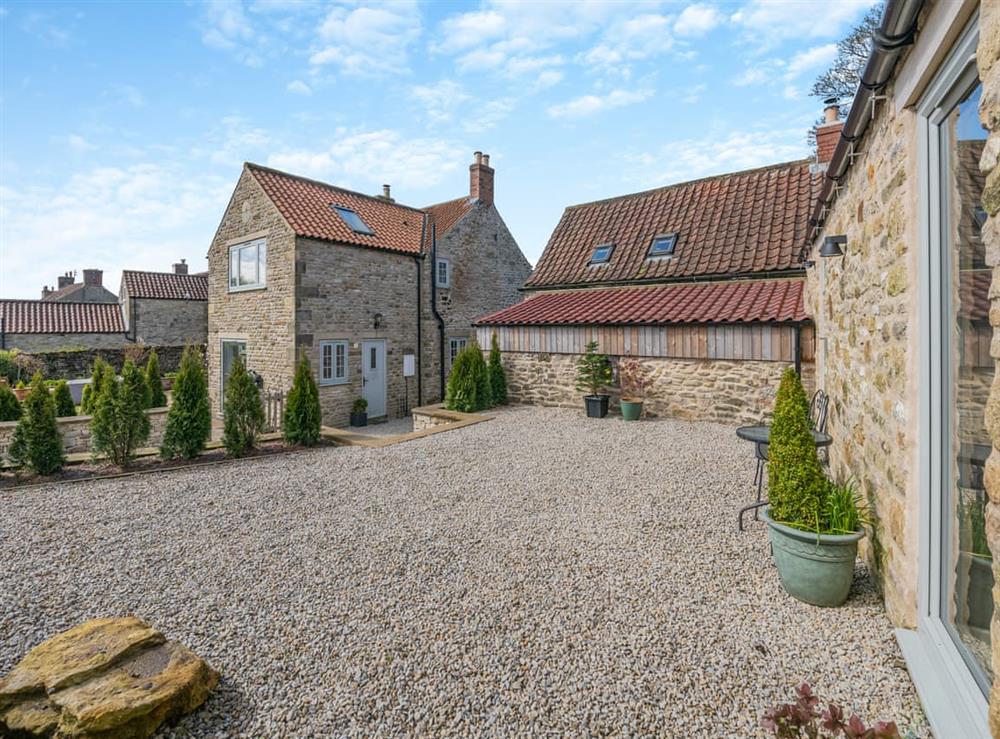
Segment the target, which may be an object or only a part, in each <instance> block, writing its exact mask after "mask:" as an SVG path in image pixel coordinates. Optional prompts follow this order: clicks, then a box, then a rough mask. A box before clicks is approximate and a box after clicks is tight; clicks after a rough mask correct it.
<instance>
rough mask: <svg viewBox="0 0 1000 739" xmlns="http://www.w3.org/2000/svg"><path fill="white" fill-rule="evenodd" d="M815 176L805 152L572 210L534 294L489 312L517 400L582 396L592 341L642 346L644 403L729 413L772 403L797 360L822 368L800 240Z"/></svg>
mask: <svg viewBox="0 0 1000 739" xmlns="http://www.w3.org/2000/svg"><path fill="white" fill-rule="evenodd" d="M816 180H817V178H816V177H815V176H814V175H813V174H812V172H811V168H810V163H809V162H808V161H796V162H789V163H785V164H778V165H774V166H771V167H764V168H762V169H755V170H750V171H746V172H736V173H733V174H726V175H721V176H718V177H710V178H707V179H703V180H697V181H694V182H685V183H681V184H678V185H671V186H668V187H663V188H658V189H656V190H649V191H647V192H640V193H636V194H632V195H625V196H622V197H617V198H610V199H608V200H601V201H598V202H594V203H586V204H583V205H575V206H571V207H569V208H567V209H566V211H565V212H564V213H563V216H562V219H561V220H560V221H559V224H558V225H557V226H556V229H555V231H554V232H553V234H552V236H551V238H550V239H549V243H548V245H547V246H546V248H545V251H544V252H543V254H542V256H541V259H540V260H539V263H538V265H537V267H536V269H535V271H534V273H533V274H532V276H531V278H530V279H529V280H528V281H527V283H526V284H525V287H524V289H525V291H526V292H527V293H528V295H527V298H526V299H525V300H524V301H523V302H521V303H518V304H516V305H513V306H511V307H509V308H507V309H505V310H502V311H499V312H497V313H494V314H492V315H487V316H484V317H481V318H479V319H478V320H477V321H476V326H477V329H478V332H479V341H480V343H481V344H482V345H483V346H488V345H489V341H490V337H491V335H492V334H493V333H494V332H496V334H497V337H498V340H499V343H500V349H501V351H502V352H503V362H504V367H505V368H506V371H507V375H508V381H509V384H510V393H511V398H512V399H513V400H514V401H515V402H534V403H542V404H548V405H570V406H579V405H580V404H581V395H582V393H581V392H580V391H578V390H577V389H576V387H575V385H576V382H575V365H576V361H577V359H578V358H579V356H580V355H581V354H582V353H583V352H584V351H585V348H586V345H587V342H589V341H591V340H595V341H597V342H598V344H599V350H600V351H601V352H602V353H605V354H608V355H611V356H612V357H613V358H620V357H622V356H625V355H632V356H635V357H639V358H642V359H643V360H644V365H645V366H646V367H647V369H648V370H650V373H651V376H652V380H653V382H652V386H651V388H650V389H649V391H648V392H647V396H646V403H645V408H646V410H647V412H650V413H653V414H657V415H668V416H675V417H679V418H688V419H703V420H715V421H723V422H727V423H737V422H751V421H757V420H760V419H761V418H762V417H763V416H765V415H766V414H767V413H769V412H770V410H771V407H772V405H773V398H774V392H775V389H776V387H777V383H778V379H779V377H780V374H781V372H782V370H783V369H784V368H785V367H786V366H788V364H789V363H795V364H797V365H799V366H800V367H801V369H802V372H803V374H804V375H805V378H806V380H807V382H810V381H811V378H812V375H813V355H814V340H813V327H812V323H811V321H810V320H809V318H808V316H807V315H806V313H805V311H804V308H803V303H802V289H803V276H804V273H805V269H804V267H803V265H802V262H801V252H802V249H803V247H804V245H805V243H806V237H807V235H808V215H809V209H810V206H811V204H812V202H813V199H814V197H815V183H816Z"/></svg>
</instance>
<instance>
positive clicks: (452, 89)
mask: <svg viewBox="0 0 1000 739" xmlns="http://www.w3.org/2000/svg"><path fill="white" fill-rule="evenodd" d="M410 97H411V98H413V99H414V100H416V101H417V102H418V103H420V105H421V106H423V108H424V112H425V113H426V114H427V117H428V118H429V119H430V120H431V121H433V122H435V123H448V122H449V121H451V120H452V118H453V117H454V114H455V110H456V109H457V108H458V107H459V106H460V105H462V104H463V103H465V102H467V101H469V100H471V99H472V96H471V95H469V94H468V93H467V92H466V91H465V89H464V88H463V87H462V86H461V85H460V84H458V83H457V82H453V81H452V80H440V81H438V82H435V83H434V84H433V85H416V86H414V87H412V88H411V89H410Z"/></svg>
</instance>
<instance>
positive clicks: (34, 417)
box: [8, 372, 66, 475]
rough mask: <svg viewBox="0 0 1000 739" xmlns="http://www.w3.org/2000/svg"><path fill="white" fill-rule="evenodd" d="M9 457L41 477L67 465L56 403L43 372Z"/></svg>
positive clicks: (25, 407) (33, 386) (27, 402)
mask: <svg viewBox="0 0 1000 739" xmlns="http://www.w3.org/2000/svg"><path fill="white" fill-rule="evenodd" d="M8 454H9V456H10V460H11V462H13V463H14V464H15V465H16V466H18V467H24V468H25V469H28V470H30V471H32V472H34V473H35V474H38V475H52V474H54V473H56V472H58V471H59V470H61V469H62V466H63V464H64V463H65V462H66V455H65V454H64V453H63V443H62V436H61V435H60V434H59V426H58V425H57V424H56V404H55V401H54V400H53V399H52V394H51V393H50V392H49V390H48V388H47V387H45V380H43V379H42V374H41V373H40V372H39V373H37V374H36V375H35V377H34V379H32V381H31V390H30V392H29V393H28V397H26V398H25V399H24V403H23V405H22V414H21V419H20V420H19V421H18V422H17V428H15V429H14V436H13V437H12V438H11V442H10V448H9V449H8Z"/></svg>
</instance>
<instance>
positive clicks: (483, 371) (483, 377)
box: [444, 341, 493, 413]
mask: <svg viewBox="0 0 1000 739" xmlns="http://www.w3.org/2000/svg"><path fill="white" fill-rule="evenodd" d="M492 403H493V391H492V388H491V387H490V373H489V368H488V367H487V366H486V361H485V360H484V359H483V350H482V349H480V348H479V344H477V343H476V342H475V341H473V342H470V343H469V345H468V346H466V347H465V348H464V349H463V350H462V351H460V352H459V353H458V356H457V357H455V361H454V362H452V365H451V374H449V375H448V387H447V389H446V391H445V400H444V405H445V408H448V409H449V410H453V411H460V412H462V413H475V412H476V411H481V410H484V409H486V408H489V407H490V405H492Z"/></svg>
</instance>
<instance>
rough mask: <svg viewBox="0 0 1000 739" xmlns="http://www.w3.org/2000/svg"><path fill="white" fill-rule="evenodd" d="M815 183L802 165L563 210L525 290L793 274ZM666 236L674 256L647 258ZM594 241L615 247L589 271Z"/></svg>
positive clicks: (806, 228) (722, 177)
mask: <svg viewBox="0 0 1000 739" xmlns="http://www.w3.org/2000/svg"><path fill="white" fill-rule="evenodd" d="M817 185H818V178H817V177H816V176H814V175H812V174H811V173H810V171H809V162H808V160H802V161H795V162H787V163H784V164H776V165H772V166H769V167H762V168H760V169H753V170H747V171H744V172H734V173H732V174H725V175H719V176H716V177H708V178H706V179H701V180H695V181H692V182H683V183H680V184H676V185H670V186H668V187H661V188H658V189H656V190H648V191H646V192H639V193H634V194H632V195H623V196H621V197H617V198H611V199H608V200H599V201H597V202H593V203H585V204H583V205H573V206H570V207H569V208H567V209H566V210H565V211H564V212H563V216H562V219H561V220H560V221H559V224H558V225H557V226H556V229H555V231H553V233H552V236H551V238H550V239H549V243H548V245H547V246H546V247H545V251H544V252H543V253H542V256H541V259H539V261H538V265H537V266H536V267H535V271H534V273H533V274H532V275H531V278H530V279H529V280H528V281H527V283H526V285H525V287H527V288H529V289H531V288H544V287H551V286H556V285H587V284H598V283H607V282H633V281H646V280H648V281H669V280H671V279H678V278H691V277H699V276H706V277H707V276H718V275H747V274H751V273H766V272H781V271H785V270H793V269H801V261H800V251H801V249H802V247H803V245H804V244H805V240H806V236H807V234H808V231H809V223H808V221H809V208H810V206H811V204H812V202H813V198H814V197H815V195H816V188H817ZM665 234H676V235H677V241H676V245H675V247H674V253H673V255H671V256H667V257H654V258H650V257H649V256H648V253H649V247H650V244H651V242H652V240H653V238H654V237H655V236H658V235H665ZM602 244H614V251H613V252H612V255H611V259H610V261H609V262H608V263H607V264H603V265H600V266H594V265H591V264H590V259H591V256H592V255H593V252H594V249H595V248H596V247H597V246H600V245H602Z"/></svg>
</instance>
